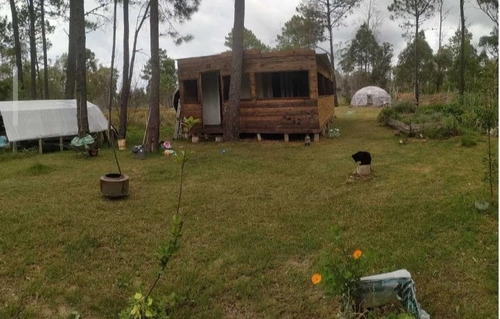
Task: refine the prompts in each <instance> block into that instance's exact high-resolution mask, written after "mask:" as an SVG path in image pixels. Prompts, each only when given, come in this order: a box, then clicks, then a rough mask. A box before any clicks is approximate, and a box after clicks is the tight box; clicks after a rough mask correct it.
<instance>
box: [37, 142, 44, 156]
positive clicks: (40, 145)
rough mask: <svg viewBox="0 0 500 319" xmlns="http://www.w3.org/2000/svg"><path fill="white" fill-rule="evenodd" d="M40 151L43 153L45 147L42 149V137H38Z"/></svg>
mask: <svg viewBox="0 0 500 319" xmlns="http://www.w3.org/2000/svg"><path fill="white" fill-rule="evenodd" d="M38 153H40V154H42V153H43V149H42V139H41V138H40V139H38Z"/></svg>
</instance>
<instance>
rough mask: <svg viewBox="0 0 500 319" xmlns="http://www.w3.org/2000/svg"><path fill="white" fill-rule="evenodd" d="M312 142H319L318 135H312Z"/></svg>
mask: <svg viewBox="0 0 500 319" xmlns="http://www.w3.org/2000/svg"><path fill="white" fill-rule="evenodd" d="M314 142H315V143H317V142H319V133H316V134H314Z"/></svg>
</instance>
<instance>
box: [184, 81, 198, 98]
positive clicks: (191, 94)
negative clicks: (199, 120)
mask: <svg viewBox="0 0 500 319" xmlns="http://www.w3.org/2000/svg"><path fill="white" fill-rule="evenodd" d="M183 85H184V103H196V102H198V81H197V80H185V81H183Z"/></svg>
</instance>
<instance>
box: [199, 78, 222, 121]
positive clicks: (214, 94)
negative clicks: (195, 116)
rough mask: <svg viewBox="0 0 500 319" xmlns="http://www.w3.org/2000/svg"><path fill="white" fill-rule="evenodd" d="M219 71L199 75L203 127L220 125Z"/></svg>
mask: <svg viewBox="0 0 500 319" xmlns="http://www.w3.org/2000/svg"><path fill="white" fill-rule="evenodd" d="M219 78H220V76H219V71H215V72H205V73H202V74H201V93H202V96H203V101H202V108H203V125H221V110H220V109H221V99H220V81H219Z"/></svg>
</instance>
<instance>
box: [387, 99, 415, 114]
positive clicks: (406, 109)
mask: <svg viewBox="0 0 500 319" xmlns="http://www.w3.org/2000/svg"><path fill="white" fill-rule="evenodd" d="M391 108H392V109H394V111H395V112H396V113H416V112H417V110H418V109H417V106H416V105H415V104H414V103H413V102H410V101H398V102H396V103H395V104H393V105H392V106H391Z"/></svg>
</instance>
